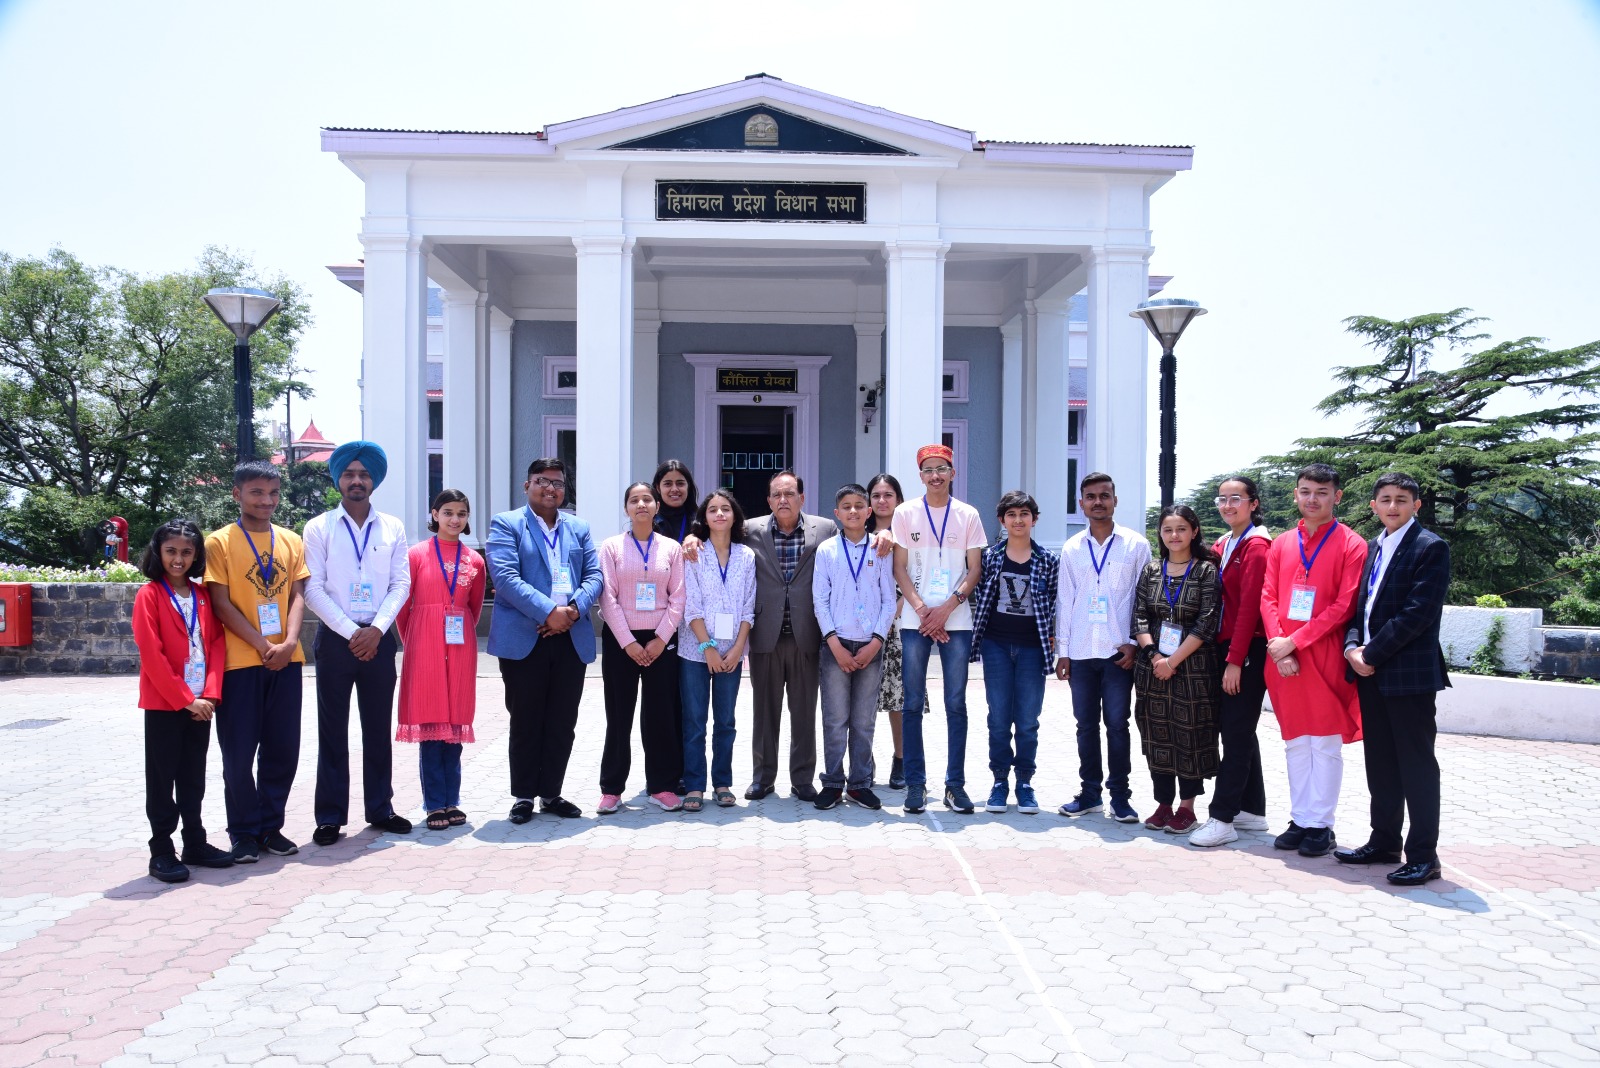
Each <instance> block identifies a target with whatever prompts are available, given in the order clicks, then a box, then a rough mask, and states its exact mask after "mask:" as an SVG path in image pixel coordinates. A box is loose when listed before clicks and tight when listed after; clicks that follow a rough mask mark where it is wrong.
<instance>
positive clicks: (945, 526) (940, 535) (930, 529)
mask: <svg viewBox="0 0 1600 1068" xmlns="http://www.w3.org/2000/svg"><path fill="white" fill-rule="evenodd" d="M922 510H923V511H924V512H925V513H927V516H928V533H929V534H933V509H932V508H929V507H928V498H926V497H924V498H922ZM949 529H950V505H949V504H948V503H947V504H946V505H945V506H944V522H943V523H941V524H939V533H937V534H933V536H934V538H935V539H937V540H938V542H939V548H941V549H943V548H944V532H945V531H947V530H949Z"/></svg>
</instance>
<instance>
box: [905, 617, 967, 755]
mask: <svg viewBox="0 0 1600 1068" xmlns="http://www.w3.org/2000/svg"><path fill="white" fill-rule="evenodd" d="M949 633H950V640H949V641H947V642H945V643H943V644H942V645H939V665H940V666H941V667H942V668H944V723H945V731H946V733H947V737H948V739H949V753H948V755H947V756H946V757H945V769H944V781H945V785H946V786H965V785H966V784H967V773H966V763H967V760H966V758H967V656H968V654H970V653H971V652H972V632H971V631H970V630H952V631H950V632H949ZM935 644H937V643H935V642H934V640H933V639H932V638H927V637H924V636H923V635H922V634H921V633H920V632H918V631H914V630H901V631H900V647H901V656H902V659H901V678H902V679H903V680H904V682H905V689H906V714H905V718H904V719H903V721H902V733H903V735H904V737H905V751H906V757H905V761H906V762H905V772H906V785H908V786H924V787H925V786H927V785H928V764H927V760H926V758H925V757H924V756H923V753H922V713H923V712H924V711H926V706H927V703H928V657H929V656H931V655H932V654H933V647H934V645H935Z"/></svg>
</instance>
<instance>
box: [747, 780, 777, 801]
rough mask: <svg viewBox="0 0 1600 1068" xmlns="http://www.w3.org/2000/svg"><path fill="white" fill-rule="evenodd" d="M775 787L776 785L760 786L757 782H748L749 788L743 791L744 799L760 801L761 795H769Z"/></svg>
mask: <svg viewBox="0 0 1600 1068" xmlns="http://www.w3.org/2000/svg"><path fill="white" fill-rule="evenodd" d="M775 789H776V787H773V786H762V785H761V784H760V783H758V782H753V783H751V784H750V789H748V790H746V791H745V792H744V799H745V800H746V801H760V800H761V799H762V798H763V797H771V796H772V794H773V791H774V790H775Z"/></svg>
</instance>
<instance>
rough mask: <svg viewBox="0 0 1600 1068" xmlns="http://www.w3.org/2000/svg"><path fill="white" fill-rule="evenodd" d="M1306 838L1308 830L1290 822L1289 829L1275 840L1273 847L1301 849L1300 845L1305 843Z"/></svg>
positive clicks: (1292, 821)
mask: <svg viewBox="0 0 1600 1068" xmlns="http://www.w3.org/2000/svg"><path fill="white" fill-rule="evenodd" d="M1305 838H1306V829H1305V828H1304V827H1302V826H1300V825H1299V824H1298V823H1296V822H1295V821H1294V820H1290V821H1289V829H1288V830H1287V831H1284V832H1283V833H1282V834H1280V835H1278V837H1276V838H1274V839H1273V840H1272V845H1273V848H1275V849H1299V848H1300V843H1301V842H1303V841H1305Z"/></svg>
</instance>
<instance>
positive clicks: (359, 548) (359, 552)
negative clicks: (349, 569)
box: [339, 516, 378, 567]
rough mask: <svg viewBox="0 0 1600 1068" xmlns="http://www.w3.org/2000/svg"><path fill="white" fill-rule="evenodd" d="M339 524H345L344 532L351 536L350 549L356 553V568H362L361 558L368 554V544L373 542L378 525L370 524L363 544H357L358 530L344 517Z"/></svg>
mask: <svg viewBox="0 0 1600 1068" xmlns="http://www.w3.org/2000/svg"><path fill="white" fill-rule="evenodd" d="M339 522H341V523H343V524H344V532H345V533H346V534H348V535H350V548H352V549H354V550H355V551H356V566H357V567H360V566H361V558H362V557H363V556H365V555H366V554H367V544H368V543H369V542H371V541H372V531H373V528H375V527H376V526H377V525H378V524H377V523H373V522H369V523H368V524H367V532H366V533H365V534H363V535H362V536H361V544H360V545H357V544H356V530H355V528H354V527H352V526H351V525H350V520H349V519H347V518H345V517H344V516H340V517H339Z"/></svg>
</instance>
